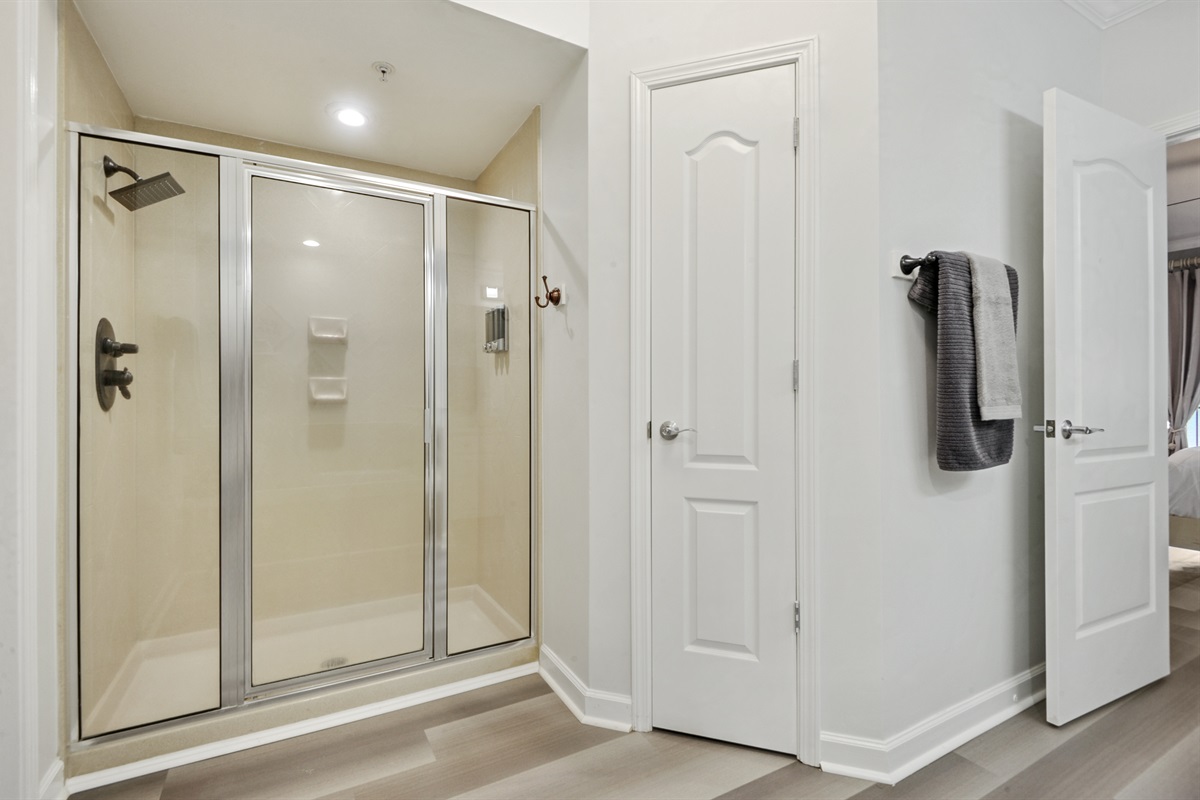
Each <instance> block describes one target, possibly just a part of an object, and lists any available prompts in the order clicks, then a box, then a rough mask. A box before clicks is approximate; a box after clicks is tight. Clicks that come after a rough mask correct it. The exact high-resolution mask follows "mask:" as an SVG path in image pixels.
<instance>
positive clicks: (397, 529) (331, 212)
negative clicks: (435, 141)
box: [68, 126, 535, 740]
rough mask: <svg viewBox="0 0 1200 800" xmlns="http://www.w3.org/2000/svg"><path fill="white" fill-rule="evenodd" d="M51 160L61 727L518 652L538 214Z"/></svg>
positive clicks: (141, 151) (392, 184)
mask: <svg viewBox="0 0 1200 800" xmlns="http://www.w3.org/2000/svg"><path fill="white" fill-rule="evenodd" d="M72 150H73V153H72V163H73V167H74V169H75V171H76V178H77V180H76V181H74V183H73V190H72V191H73V193H74V195H75V196H74V197H73V202H72V204H71V205H72V215H73V230H74V231H75V234H76V235H75V236H74V237H73V240H72V262H73V265H74V269H73V270H72V279H73V285H72V292H71V295H72V301H73V303H74V304H75V308H74V312H75V313H73V314H72V319H73V327H74V331H73V336H72V337H71V339H72V341H73V343H74V345H73V349H74V352H73V355H74V363H75V365H76V366H75V369H73V370H72V371H71V376H72V378H71V380H72V382H73V387H72V388H73V389H74V390H75V391H74V392H73V393H72V396H74V397H75V398H76V403H77V404H76V406H75V413H76V414H77V421H78V425H77V433H76V435H75V441H74V443H73V444H74V447H73V448H72V450H73V456H74V458H75V467H76V469H74V470H72V471H71V475H72V478H73V480H74V482H75V486H74V487H73V489H74V491H73V492H71V493H70V494H71V496H72V497H73V498H74V501H75V508H74V513H73V514H72V515H70V516H71V517H72V518H73V519H74V521H75V531H74V536H73V537H72V546H71V553H70V555H71V569H72V571H73V575H74V578H75V580H74V581H71V582H70V585H71V591H72V594H73V596H72V597H71V598H70V601H71V602H69V607H70V608H72V609H73V613H72V619H71V620H70V633H71V635H70V636H69V637H68V639H69V646H70V647H71V649H72V652H71V653H70V664H71V667H72V669H73V671H74V678H75V680H73V681H72V682H71V692H72V698H71V699H72V707H73V711H74V715H75V734H76V735H75V737H74V738H75V739H76V740H85V739H92V738H95V737H103V736H109V735H111V734H114V733H117V732H121V731H127V730H129V729H135V728H136V729H141V728H143V727H144V726H147V725H154V724H163V723H165V722H167V721H169V720H174V719H177V718H181V717H188V716H190V715H195V714H202V713H206V712H213V711H217V710H221V709H230V708H236V707H238V706H242V705H245V704H247V703H254V702H256V701H259V700H262V699H266V698H272V697H277V696H280V695H283V694H288V693H291V692H297V691H303V690H307V689H311V688H313V687H315V686H319V685H327V684H330V683H333V682H338V681H344V680H351V679H355V678H361V677H365V676H370V675H377V674H381V673H384V672H389V671H394V670H400V669H410V668H414V667H418V666H420V665H427V664H432V663H436V662H438V661H442V660H445V659H452V658H454V657H455V656H459V655H461V654H464V653H468V652H474V651H479V650H481V649H485V648H497V647H505V646H514V643H527V642H528V640H529V639H530V637H531V635H532V608H533V605H532V599H533V598H532V585H533V584H532V565H533V560H532V548H531V542H532V536H531V525H532V515H531V509H532V507H533V484H532V481H531V474H532V470H533V466H534V465H533V462H532V451H531V429H532V422H531V420H532V419H533V400H532V398H533V395H532V392H531V387H532V386H533V385H534V379H535V375H534V373H533V365H534V360H533V358H532V341H531V336H530V330H531V326H530V322H531V320H530V312H529V298H530V296H531V295H532V291H531V284H532V281H531V278H532V264H533V258H534V253H533V241H534V237H533V231H534V213H535V211H534V209H533V207H531V206H528V205H525V204H522V203H517V202H512V201H508V200H503V199H499V198H494V197H486V196H482V195H476V194H472V193H469V192H460V191H454V190H446V189H442V188H439V187H433V186H425V185H421V184H415V183H411V182H406V181H399V180H394V179H389V178H384V177H380V176H375V175H367V174H363V173H357V172H351V171H347V170H339V169H334V168H330V167H323V166H320V165H314V164H307V163H302V162H296V161H291V160H287V159H276V158H271V157H266V156H262V155H261V154H252V153H245V152H241V151H234V150H228V149H223V148H216V147H209V146H206V145H199V144H194V143H187V142H179V141H176V140H169V139H163V138H160V137H153V136H145V135H141V134H131V133H127V132H121V131H110V130H102V129H97V128H91V127H87V126H74V127H73V134H72ZM147 175H152V176H153V177H149V178H143V177H141V176H147Z"/></svg>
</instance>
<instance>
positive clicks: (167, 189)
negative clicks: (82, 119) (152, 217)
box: [104, 156, 183, 211]
mask: <svg viewBox="0 0 1200 800" xmlns="http://www.w3.org/2000/svg"><path fill="white" fill-rule="evenodd" d="M118 172H124V173H125V174H126V175H128V176H129V177H131V178H133V183H131V184H129V185H128V186H122V187H121V188H119V189H113V190H112V191H111V192H109V194H110V195H111V196H112V198H113V199H114V200H116V201H117V202H118V203H120V204H121V205H123V206H125V207H126V208H128V209H129V210H130V211H137V210H138V209H139V208H145V207H146V206H148V205H153V204H154V203H157V202H158V201H160V200H166V199H168V198H171V197H175V196H176V195H180V194H183V187H182V186H180V185H179V181H177V180H175V179H174V178H172V177H171V173H169V172H164V173H163V174H161V175H155V176H154V177H153V178H142V177H139V176H138V174H137V173H136V172H134V171H133V170H131V169H130V168H129V167H122V166H121V165H120V164H118V163H117V162H115V161H113V160H112V159H111V158H109V157H108V156H105V157H104V177H106V178H111V177H112V176H113V175H116V174H117V173H118Z"/></svg>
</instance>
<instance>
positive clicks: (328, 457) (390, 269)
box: [252, 179, 425, 639]
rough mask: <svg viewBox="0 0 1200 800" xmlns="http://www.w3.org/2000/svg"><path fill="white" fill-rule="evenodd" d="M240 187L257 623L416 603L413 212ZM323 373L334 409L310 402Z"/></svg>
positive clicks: (417, 367)
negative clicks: (250, 366) (318, 320)
mask: <svg viewBox="0 0 1200 800" xmlns="http://www.w3.org/2000/svg"><path fill="white" fill-rule="evenodd" d="M253 191H254V202H255V211H254V226H255V236H254V244H253V247H254V253H253V256H254V267H253V281H254V295H253V303H254V315H253V320H254V321H253V326H254V329H253V343H252V348H253V359H254V361H253V363H254V374H253V387H254V388H253V393H254V417H253V456H252V460H253V466H252V474H253V522H254V528H253V530H254V533H253V537H254V539H253V579H254V582H253V592H254V595H253V614H254V619H255V621H256V624H258V623H261V622H264V621H266V620H268V619H272V618H279V617H285V616H292V615H297V614H305V613H308V612H314V611H318V610H321V609H331V608H340V607H345V606H350V605H354V604H358V603H366V602H372V601H378V600H386V599H387V598H396V597H401V596H407V595H416V594H419V593H420V592H421V591H422V586H423V581H424V573H423V568H424V529H423V521H424V488H425V484H424V403H425V399H424V398H425V395H424V377H425V371H424V358H425V347H424V317H423V314H424V289H423V286H424V216H423V211H422V207H421V206H420V205H416V204H412V203H401V202H397V201H393V200H387V199H382V198H376V197H367V196H364V195H356V194H353V193H349V192H344V193H343V192H335V191H333V190H329V189H319V188H305V187H300V186H298V185H297V184H289V183H283V182H280V181H273V180H267V179H255V185H254V190H253ZM309 238H311V239H315V240H317V241H319V242H320V243H321V245H320V247H314V248H310V247H305V246H303V245H301V242H302V241H303V240H304V239H309ZM314 316H315V317H336V318H342V319H345V320H347V324H348V336H347V339H346V341H345V343H337V342H327V341H316V340H312V339H311V338H310V335H309V319H310V317H314ZM322 377H326V378H340V377H344V378H345V379H346V382H347V383H346V386H347V396H346V401H345V402H344V403H316V402H313V401H312V400H311V399H310V390H309V378H322ZM304 624H307V623H304ZM406 635H407V634H406ZM418 639H419V631H418Z"/></svg>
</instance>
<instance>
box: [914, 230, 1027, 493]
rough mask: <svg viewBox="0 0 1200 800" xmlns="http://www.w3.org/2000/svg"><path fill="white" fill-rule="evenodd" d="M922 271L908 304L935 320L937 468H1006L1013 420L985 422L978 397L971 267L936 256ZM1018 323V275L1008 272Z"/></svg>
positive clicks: (958, 258)
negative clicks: (1004, 465) (928, 313)
mask: <svg viewBox="0 0 1200 800" xmlns="http://www.w3.org/2000/svg"><path fill="white" fill-rule="evenodd" d="M933 255H934V256H935V257H936V258H937V264H936V265H930V266H926V267H921V269H920V271H919V272H918V273H917V280H916V282H915V283H914V284H913V287H912V289H911V290H909V293H908V299H909V300H912V301H913V302H914V303H916V304H917V305H919V306H921V307H922V308H924V309H926V310H927V311H929V312H931V313H932V314H934V316H935V317H936V318H937V463H938V466H939V467H941V468H942V469H944V470H948V471H954V472H962V471H966V470H975V469H987V468H988V467H995V466H999V465H1000V464H1007V463H1008V461H1009V459H1011V458H1012V450H1013V421H1012V420H1011V419H997V420H984V419H983V418H981V417H980V415H979V402H978V399H977V397H976V392H975V332H974V323H973V320H972V314H971V305H972V301H971V264H970V262H969V261H968V260H967V257H966V256H965V255H963V254H962V253H947V252H943V251H940V250H939V251H937V252H935V253H933ZM1006 271H1007V272H1008V283H1009V286H1010V287H1011V290H1012V311H1013V325H1014V327H1015V326H1016V319H1017V271H1016V270H1015V269H1013V268H1012V267H1008V268H1006Z"/></svg>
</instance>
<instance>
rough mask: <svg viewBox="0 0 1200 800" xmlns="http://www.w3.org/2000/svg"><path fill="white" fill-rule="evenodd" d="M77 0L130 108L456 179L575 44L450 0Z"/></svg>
mask: <svg viewBox="0 0 1200 800" xmlns="http://www.w3.org/2000/svg"><path fill="white" fill-rule="evenodd" d="M77 5H78V6H79V10H80V13H81V14H82V15H83V18H84V20H85V22H86V23H87V26H88V28H89V29H90V30H91V32H92V36H93V37H95V39H96V42H97V44H98V45H99V46H100V50H101V52H103V54H104V57H105V59H106V60H107V61H108V65H109V67H110V69H112V72H113V75H114V76H115V77H116V79H117V83H119V84H120V86H121V89H122V91H124V93H125V97H126V99H127V100H128V101H129V105H130V106H131V107H132V109H133V112H134V114H136V115H137V116H141V117H151V118H154V119H162V120H169V121H171V122H179V123H184V124H187V125H195V126H199V127H202V128H209V129H213V130H219V131H226V132H228V133H236V134H241V135H243V136H250V137H254V138H257V139H266V140H269V141H275V142H281V143H284V144H291V145H298V146H301V147H308V148H313V149H316V150H323V151H326V152H332V153H338V154H342V155H347V156H355V157H358V158H366V159H370V160H373V161H381V162H384V163H388V164H398V165H401V166H406V167H411V168H413V169H421V170H426V171H429V172H436V173H439V174H442V175H450V176H453V177H456V178H465V179H467V180H474V179H475V178H476V177H478V175H479V173H480V172H481V171H482V170H483V169H484V167H486V166H487V165H488V163H489V162H490V161H491V160H492V158H493V156H495V154H496V153H497V152H498V151H499V150H500V149H501V148H502V147H503V146H504V145H505V143H506V142H507V141H508V139H509V138H510V137H511V136H512V134H513V133H515V132H516V130H517V129H518V128H519V127H520V126H521V124H522V123H523V122H524V121H525V119H526V118H527V117H528V116H529V113H530V112H531V111H532V109H533V108H534V106H536V105H538V104H540V103H541V102H542V101H543V100H544V99H545V98H546V97H547V96H548V94H549V93H550V90H551V89H553V87H554V86H555V85H556V84H557V83H558V82H559V81H560V80H561V79H562V77H563V76H564V75H565V74H566V72H567V70H568V69H570V68H571V67H572V66H573V65H574V64H576V63H577V62H578V61H579V59H580V58H581V57H582V56H583V53H584V50H583V49H582V48H580V47H577V46H576V45H573V44H569V43H567V42H564V41H561V40H559V39H554V38H552V37H549V36H546V35H544V34H541V33H538V32H536V31H533V30H530V29H528V28H524V27H521V26H519V25H514V24H512V23H510V22H506V21H504V20H501V19H498V18H496V17H493V16H490V15H488V14H484V13H482V12H479V11H475V10H473V9H470V8H466V7H463V6H460V5H458V4H455V3H451V2H449V0H319V1H307V0H306V1H303V2H298V1H296V0H287V1H286V2H280V1H279V0H240V1H239V2H236V3H235V2H213V1H212V0H173V1H172V2H165V1H163V0H160V1H159V2H146V1H145V0H77ZM376 61H386V62H390V63H391V64H393V65H395V67H396V71H395V73H394V74H392V75H391V76H390V77H389V79H388V80H387V81H386V82H383V81H380V79H379V75H378V74H377V73H376V72H375V71H373V70H372V68H371V65H372V63H374V62H376ZM336 103H343V104H348V105H353V106H355V107H357V108H359V109H360V110H361V111H363V113H365V114H366V115H367V118H368V122H367V124H366V125H364V126H363V127H361V128H349V127H346V126H344V125H342V124H341V123H339V122H337V121H335V120H334V119H333V118H332V117H331V116H330V115H329V114H328V113H327V111H326V109H327V108H328V107H329V106H330V105H331V104H336Z"/></svg>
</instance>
